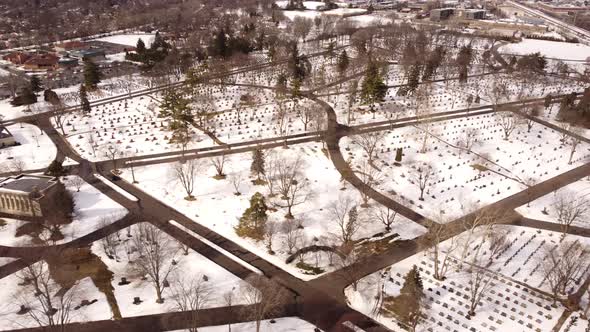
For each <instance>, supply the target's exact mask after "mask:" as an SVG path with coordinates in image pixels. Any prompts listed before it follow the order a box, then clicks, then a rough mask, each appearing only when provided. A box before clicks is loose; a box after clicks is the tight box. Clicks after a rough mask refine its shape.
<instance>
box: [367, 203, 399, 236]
mask: <svg viewBox="0 0 590 332" xmlns="http://www.w3.org/2000/svg"><path fill="white" fill-rule="evenodd" d="M396 216H397V212H396V211H394V210H392V209H390V208H388V207H385V206H383V205H378V206H377V207H375V208H374V209H373V210H372V211H371V219H375V220H379V221H380V222H381V223H382V224H383V226H385V231H387V232H389V231H391V226H393V224H394V223H395V217H396Z"/></svg>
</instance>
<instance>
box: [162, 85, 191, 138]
mask: <svg viewBox="0 0 590 332" xmlns="http://www.w3.org/2000/svg"><path fill="white" fill-rule="evenodd" d="M158 116H159V117H161V118H166V119H168V127H169V129H170V130H171V131H172V136H173V139H172V141H174V142H175V143H178V144H181V145H183V146H184V145H186V143H188V140H189V139H190V135H189V134H188V132H189V125H191V124H193V123H194V120H195V119H194V115H193V113H192V110H191V107H190V100H188V98H186V97H185V96H184V95H183V93H182V92H181V91H178V90H174V89H168V90H166V92H165V93H164V98H163V100H162V104H161V105H160V114H159V115H158Z"/></svg>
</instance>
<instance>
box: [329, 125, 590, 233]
mask: <svg viewBox="0 0 590 332" xmlns="http://www.w3.org/2000/svg"><path fill="white" fill-rule="evenodd" d="M506 121H508V119H505V118H503V117H502V116H501V115H498V114H485V115H476V116H469V117H465V118H460V119H454V120H447V121H441V122H435V123H432V124H430V125H428V126H423V125H419V126H418V127H414V126H405V127H401V128H395V129H393V130H389V131H386V132H385V136H384V138H383V139H381V140H380V142H379V143H378V145H377V148H376V149H375V152H376V160H375V162H374V163H375V165H376V167H377V168H378V169H379V171H377V170H376V173H377V174H378V175H379V176H380V181H379V183H378V184H377V188H378V189H380V191H381V192H382V193H384V194H387V195H389V196H391V197H392V198H393V199H394V200H397V201H399V202H400V203H402V204H404V205H406V206H408V207H410V208H412V209H414V210H415V211H417V212H419V213H423V214H425V215H426V216H428V217H430V218H433V219H435V220H441V221H443V222H444V221H445V220H452V219H454V218H457V217H459V216H461V215H463V214H466V213H468V212H471V211H473V210H475V209H477V208H478V207H482V206H485V205H487V204H490V203H493V202H495V201H498V200H500V199H502V198H505V197H507V196H510V195H512V194H515V193H517V192H520V191H522V190H523V189H525V188H526V187H527V185H532V184H535V183H538V182H541V181H544V180H548V179H549V178H551V177H553V176H556V175H558V174H560V173H563V172H565V171H567V170H569V169H572V168H574V167H576V166H580V165H582V164H584V163H585V162H587V161H588V160H589V159H590V145H589V144H585V143H581V145H579V146H578V149H577V152H576V153H575V154H574V156H573V158H572V163H571V164H568V161H569V160H568V159H569V152H570V150H571V148H570V147H569V146H568V144H566V143H563V142H561V140H560V138H561V135H560V133H558V132H556V131H555V130H553V129H550V128H547V127H543V126H541V125H539V124H536V123H535V124H534V125H533V127H532V129H531V131H530V132H528V131H527V127H526V126H525V124H524V123H522V124H520V125H518V126H517V127H516V129H515V130H514V132H513V133H512V134H511V136H510V137H509V139H507V140H505V139H504V130H503V127H502V123H506ZM510 121H519V120H518V118H516V119H512V120H510ZM425 131H428V132H429V134H428V135H427V139H426V145H425V150H424V152H423V153H422V152H421V151H422V145H423V144H424V137H425V135H426V134H425ZM468 137H470V138H468ZM352 140H353V138H351V137H346V138H344V139H342V140H341V141H340V148H341V149H342V151H343V153H344V154H345V158H349V159H350V160H351V161H352V165H353V166H354V167H355V168H356V169H357V170H358V171H359V172H361V171H363V168H362V167H363V165H364V164H365V160H366V154H365V153H364V152H363V150H362V149H361V148H360V146H359V145H358V144H354V143H353V141H352ZM468 141H471V142H472V144H473V146H472V147H471V151H469V152H468V151H467V150H466V149H465V144H466V142H468ZM470 145H471V143H470ZM397 148H402V149H403V153H404V157H403V160H402V163H401V166H399V167H398V166H394V158H395V154H396V149H397ZM428 166H431V167H432V169H433V171H432V173H433V174H432V175H431V176H430V180H428V181H426V182H427V185H426V186H425V191H424V201H421V200H419V197H420V188H419V184H420V182H421V181H420V180H419V179H418V178H419V176H420V172H419V170H422V171H423V172H422V174H427V173H431V172H428V171H426V169H428ZM371 169H373V168H371ZM424 176H426V175H424Z"/></svg>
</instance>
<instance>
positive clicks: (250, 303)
mask: <svg viewBox="0 0 590 332" xmlns="http://www.w3.org/2000/svg"><path fill="white" fill-rule="evenodd" d="M245 281H246V283H243V284H242V285H241V286H240V295H241V297H242V301H243V302H244V303H245V304H247V306H245V307H243V312H242V314H244V316H245V317H246V318H247V319H250V320H253V321H255V322H256V332H260V325H261V322H262V320H263V319H266V318H269V317H271V316H273V315H275V314H277V313H280V312H281V311H282V310H283V308H284V306H285V305H286V304H287V303H288V302H289V292H288V291H287V290H286V289H285V288H284V287H282V286H281V285H279V284H277V283H276V282H275V281H274V280H271V279H267V278H266V277H265V276H263V275H258V274H251V275H250V276H248V277H246V279H245Z"/></svg>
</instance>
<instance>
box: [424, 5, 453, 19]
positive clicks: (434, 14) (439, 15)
mask: <svg viewBox="0 0 590 332" xmlns="http://www.w3.org/2000/svg"><path fill="white" fill-rule="evenodd" d="M454 12H455V10H454V9H453V8H438V9H433V10H431V11H430V20H431V21H443V20H447V19H449V18H450V17H451V16H453V13H454Z"/></svg>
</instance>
